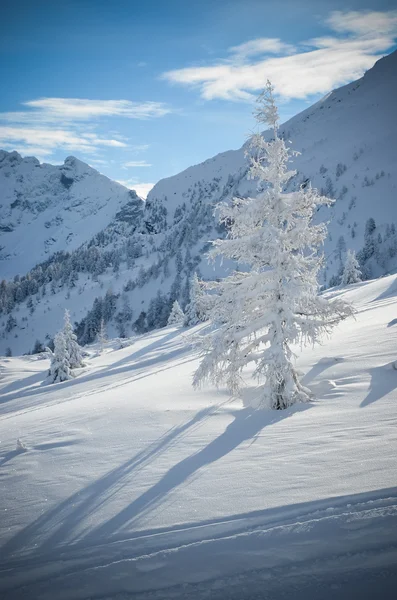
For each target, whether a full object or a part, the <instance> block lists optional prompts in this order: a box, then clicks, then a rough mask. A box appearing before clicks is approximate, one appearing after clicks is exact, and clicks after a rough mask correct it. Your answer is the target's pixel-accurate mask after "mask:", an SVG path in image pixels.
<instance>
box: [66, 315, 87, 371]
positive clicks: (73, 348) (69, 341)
mask: <svg viewBox="0 0 397 600" xmlns="http://www.w3.org/2000/svg"><path fill="white" fill-rule="evenodd" d="M64 320H65V321H64V326H63V337H64V338H65V345H66V353H67V357H68V361H69V366H70V368H71V369H79V368H80V367H84V362H83V354H82V350H81V347H80V346H79V344H78V343H77V337H76V335H75V334H74V333H73V327H72V324H71V322H70V313H69V311H68V309H65V316H64Z"/></svg>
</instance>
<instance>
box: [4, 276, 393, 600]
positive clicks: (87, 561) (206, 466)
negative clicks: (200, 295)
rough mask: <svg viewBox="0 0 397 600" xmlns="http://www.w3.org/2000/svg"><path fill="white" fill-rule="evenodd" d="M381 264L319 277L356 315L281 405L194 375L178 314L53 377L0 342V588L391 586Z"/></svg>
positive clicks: (222, 590) (246, 594)
mask: <svg viewBox="0 0 397 600" xmlns="http://www.w3.org/2000/svg"><path fill="white" fill-rule="evenodd" d="M395 281H396V276H390V277H387V278H384V279H380V280H375V281H373V282H369V283H365V284H357V285H353V286H349V287H348V288H347V289H345V290H344V289H335V290H332V291H330V292H329V294H330V295H343V296H345V297H346V298H347V299H348V300H350V301H352V302H353V303H354V305H355V307H356V309H357V313H356V320H354V319H351V320H350V321H349V322H346V323H344V324H342V325H341V326H340V327H339V328H338V329H337V331H336V332H335V335H334V336H333V337H332V338H331V339H330V340H325V341H324V345H323V346H320V347H317V348H316V349H311V348H308V349H304V350H303V352H302V354H301V356H300V358H299V361H298V369H299V371H300V372H301V373H302V380H303V382H304V383H305V385H308V386H309V387H311V389H312V390H313V391H314V392H315V393H316V400H315V402H313V403H310V404H309V405H302V406H298V407H296V408H294V409H290V410H288V411H283V414H280V413H277V414H275V413H274V412H272V411H262V412H261V413H249V411H248V412H247V411H246V410H244V409H242V408H241V403H240V402H239V401H238V400H233V399H230V398H229V397H228V396H227V395H225V394H224V393H222V392H220V391H216V390H213V389H207V390H203V391H201V392H195V391H193V390H192V389H191V374H192V371H193V369H194V368H195V365H196V364H197V358H196V355H195V354H194V352H192V349H191V346H190V339H189V337H188V335H186V333H185V331H184V330H182V331H179V332H178V330H175V329H170V328H167V329H165V330H164V331H163V332H158V331H157V332H153V333H151V334H148V335H145V336H142V337H141V338H137V339H136V340H135V342H134V343H133V344H132V345H131V346H129V347H126V348H123V349H121V350H115V351H113V350H112V343H111V342H109V344H108V348H107V351H106V352H105V353H104V354H102V355H99V356H95V351H96V348H95V347H93V348H92V349H91V352H93V354H92V356H91V359H90V366H89V367H88V368H87V369H86V370H84V371H83V372H82V373H81V375H80V376H79V377H77V378H76V379H75V380H74V381H72V382H65V383H63V384H56V385H52V386H51V385H46V386H42V385H41V382H42V380H43V379H44V378H45V372H46V369H47V366H48V362H47V361H44V360H43V361H40V360H33V359H32V358H19V357H16V358H12V359H5V360H4V361H3V362H2V364H1V371H0V376H1V379H0V394H2V396H1V399H0V490H1V494H0V514H1V520H0V538H1V539H0V597H1V598H2V599H3V598H4V600H22V599H24V600H30V599H40V600H54V598H56V599H57V600H58V599H59V600H89V599H92V600H94V599H97V598H98V599H99V598H101V599H104V600H129V599H130V598H136V599H138V600H151V599H152V600H161V599H166V600H168V599H172V598H175V599H182V598H197V599H200V600H201V599H205V598H211V599H214V600H224V599H230V600H254V599H255V598H258V599H259V598H261V599H263V598H269V600H273V599H278V598H297V599H298V600H300V599H302V600H303V599H305V600H308V599H309V598H315V599H316V600H321V599H323V600H331V599H333V598H338V600H345V599H346V600H354V599H355V598H359V599H360V600H363V599H365V598H368V599H369V598H374V597H379V598H382V600H385V599H386V600H388V599H389V598H390V599H392V598H393V599H394V597H395V589H396V586H397V487H396V485H397V477H396V473H397V462H396V453H397V444H396V435H395V431H396V424H397V405H396V392H395V390H396V388H397V371H396V370H395V369H393V368H392V365H393V362H394V361H395V360H396V358H397V357H396V354H395V347H396V344H395V332H394V329H393V326H392V325H390V323H393V319H395V315H396V314H397V301H396V297H395V296H394V295H393V294H395V293H396V291H395ZM40 374H41V375H40ZM17 438H20V439H21V441H22V443H24V444H26V446H27V451H26V452H23V453H21V452H17V451H16V449H15V446H16V439H17Z"/></svg>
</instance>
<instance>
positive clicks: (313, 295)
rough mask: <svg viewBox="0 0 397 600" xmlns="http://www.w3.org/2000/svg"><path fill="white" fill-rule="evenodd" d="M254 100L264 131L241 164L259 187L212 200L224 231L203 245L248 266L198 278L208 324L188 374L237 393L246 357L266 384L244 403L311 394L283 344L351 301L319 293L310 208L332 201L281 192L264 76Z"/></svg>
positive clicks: (305, 338) (345, 310)
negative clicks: (206, 299) (217, 202)
mask: <svg viewBox="0 0 397 600" xmlns="http://www.w3.org/2000/svg"><path fill="white" fill-rule="evenodd" d="M258 103H259V108H258V110H257V113H256V118H257V121H258V122H259V123H267V124H268V125H269V126H270V127H271V129H272V131H271V135H272V137H273V139H272V140H271V141H266V140H265V139H264V138H263V137H262V135H260V134H256V135H254V136H253V137H252V140H251V144H250V148H249V154H250V163H251V168H250V171H249V174H250V177H251V178H257V179H258V180H259V182H258V195H257V196H256V197H255V198H246V199H241V198H236V199H234V201H233V203H232V205H231V206H228V205H226V204H223V205H222V206H221V208H220V216H221V220H222V222H223V223H224V224H225V225H226V227H227V228H228V237H227V238H226V239H224V240H216V241H215V242H214V245H215V247H214V249H213V250H212V257H213V258H215V257H217V256H222V257H225V258H228V259H231V260H234V261H237V263H240V264H241V265H245V267H248V268H249V270H248V271H246V272H241V271H236V272H234V273H232V274H231V275H230V276H228V277H226V278H225V279H223V280H221V281H220V282H210V283H209V284H207V285H206V287H207V289H208V290H210V291H211V292H212V295H211V302H210V303H209V304H208V313H207V314H208V316H209V317H210V319H211V320H212V322H213V326H214V327H213V329H212V331H211V332H210V333H208V334H207V335H206V336H204V337H203V341H202V344H203V345H202V349H203V354H204V357H203V360H202V362H201V364H200V366H199V368H198V370H197V371H196V373H195V377H194V381H193V384H194V385H195V386H198V385H200V384H201V383H202V382H204V381H206V380H211V381H213V382H214V383H215V384H217V385H218V384H219V383H221V382H226V384H227V385H228V387H229V389H230V390H231V391H232V392H233V393H236V392H238V390H239V388H240V387H241V373H242V370H243V368H244V367H245V366H246V365H247V364H249V363H251V362H254V363H255V364H256V369H255V371H254V374H255V375H256V376H257V377H258V378H260V379H261V378H262V377H264V378H265V384H264V386H263V387H262V391H261V395H260V397H259V398H257V399H256V401H255V403H253V406H254V407H256V408H260V407H263V406H265V405H268V404H270V406H271V407H272V408H275V409H284V408H287V407H288V406H290V405H292V404H294V403H295V402H297V401H307V400H308V399H309V398H310V392H309V390H307V389H306V388H304V387H303V385H302V384H301V383H300V381H299V378H298V373H297V371H296V370H295V368H294V366H293V362H292V361H293V358H294V356H293V352H292V349H291V345H292V344H305V343H309V344H314V343H315V342H318V341H319V340H320V337H321V335H322V334H324V333H329V332H330V331H331V329H332V327H333V326H334V325H336V324H337V323H339V321H340V320H341V319H343V318H345V317H347V316H348V315H350V314H351V312H352V311H351V308H350V306H349V305H346V304H345V303H344V302H343V301H341V300H338V299H337V300H333V301H330V300H328V299H326V298H324V297H322V296H319V295H318V290H319V284H318V281H317V276H318V273H319V271H320V269H321V267H322V264H323V257H322V255H321V254H320V253H319V246H320V244H322V243H323V240H324V238H325V236H326V227H325V225H324V224H318V225H314V224H313V223H312V217H313V215H314V213H315V212H316V210H317V208H318V207H319V206H322V205H328V204H330V203H331V202H332V201H331V200H330V199H329V198H326V197H323V196H320V195H319V194H318V193H317V191H316V190H315V189H313V188H311V187H310V185H306V186H305V187H304V188H303V187H301V188H300V189H299V190H298V191H295V192H289V193H287V192H285V187H286V184H287V182H288V181H289V180H290V179H291V177H292V176H293V175H294V174H295V173H294V172H292V171H288V169H287V164H288V162H289V160H290V157H291V152H290V150H289V149H288V148H287V147H286V145H285V143H284V140H283V139H282V138H281V137H279V135H278V112H277V107H276V104H275V102H274V98H273V90H272V87H271V84H270V83H269V82H268V84H267V86H266V89H265V91H264V92H263V94H261V96H260V97H259V98H258Z"/></svg>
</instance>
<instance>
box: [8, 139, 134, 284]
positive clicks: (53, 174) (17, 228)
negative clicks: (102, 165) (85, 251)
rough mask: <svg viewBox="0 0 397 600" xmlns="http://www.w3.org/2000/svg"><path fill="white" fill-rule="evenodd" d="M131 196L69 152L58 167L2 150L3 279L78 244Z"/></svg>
mask: <svg viewBox="0 0 397 600" xmlns="http://www.w3.org/2000/svg"><path fill="white" fill-rule="evenodd" d="M132 193H133V192H132ZM130 199H131V196H130V190H128V189H127V188H125V187H124V186H122V185H120V184H119V183H117V182H115V181H112V180H111V179H108V178H107V177H105V176H104V175H101V174H100V173H98V171H96V170H95V169H93V168H92V167H89V166H88V165H87V164H85V163H84V162H82V161H80V160H78V159H77V158H75V157H73V156H69V157H67V158H66V159H65V161H64V164H63V165H60V166H56V165H50V164H47V163H43V164H40V163H39V161H38V160H37V158H34V157H25V158H22V157H21V156H20V155H19V154H18V152H6V151H3V150H0V222H1V228H0V233H1V244H0V270H1V278H2V279H4V278H9V279H11V278H12V277H14V275H17V274H20V275H25V274H26V273H27V271H29V270H30V269H31V268H33V267H34V266H35V265H37V264H38V263H41V262H42V261H45V260H46V259H48V258H49V256H51V255H52V254H54V253H55V252H59V251H70V250H74V249H76V248H78V247H79V246H80V245H81V244H82V243H84V242H87V241H88V240H89V239H90V238H91V237H93V236H94V235H95V234H96V233H98V232H99V231H101V230H102V229H103V228H104V227H106V226H107V225H109V223H110V221H111V220H112V219H113V218H114V216H115V214H116V213H117V211H118V210H119V209H120V208H121V207H122V206H123V205H125V204H126V203H127V202H128V201H129V200H130Z"/></svg>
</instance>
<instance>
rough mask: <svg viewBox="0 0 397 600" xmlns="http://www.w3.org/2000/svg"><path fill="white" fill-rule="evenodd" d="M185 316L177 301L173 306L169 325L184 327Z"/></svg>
mask: <svg viewBox="0 0 397 600" xmlns="http://www.w3.org/2000/svg"><path fill="white" fill-rule="evenodd" d="M184 321H185V314H184V312H183V310H182V309H181V307H180V305H179V302H178V300H175V302H174V304H173V305H172V308H171V312H170V316H169V317H168V321H167V325H183V323H184Z"/></svg>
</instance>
